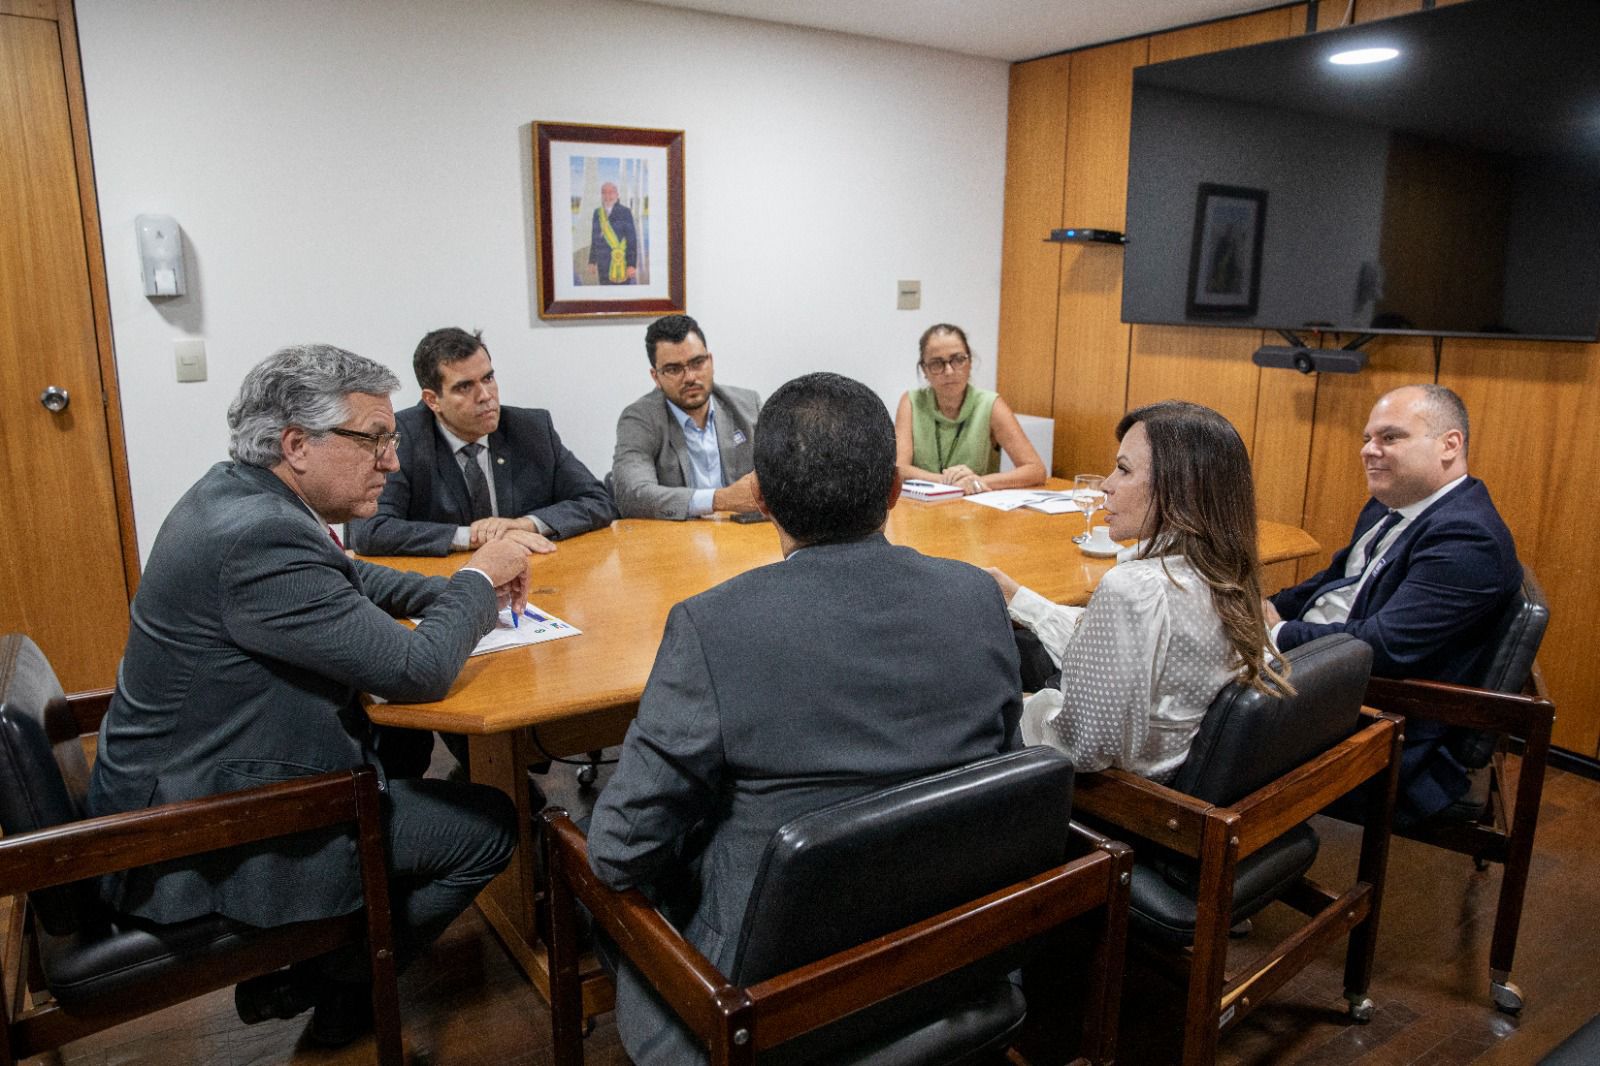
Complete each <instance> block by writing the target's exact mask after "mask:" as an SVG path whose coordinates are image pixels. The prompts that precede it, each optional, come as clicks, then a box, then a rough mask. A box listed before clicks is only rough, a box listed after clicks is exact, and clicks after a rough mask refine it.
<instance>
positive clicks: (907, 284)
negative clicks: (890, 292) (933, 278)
mask: <svg viewBox="0 0 1600 1066" xmlns="http://www.w3.org/2000/svg"><path fill="white" fill-rule="evenodd" d="M896 294H897V296H896V301H895V307H896V308H898V309H899V310H901V311H916V310H918V309H920V308H921V307H922V282H920V281H902V282H900V283H899V287H898V288H897V289H896Z"/></svg>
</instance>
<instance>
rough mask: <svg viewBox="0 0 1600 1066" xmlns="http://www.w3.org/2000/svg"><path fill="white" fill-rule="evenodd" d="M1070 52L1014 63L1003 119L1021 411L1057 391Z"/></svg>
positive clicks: (1007, 361) (1013, 371)
mask: <svg viewBox="0 0 1600 1066" xmlns="http://www.w3.org/2000/svg"><path fill="white" fill-rule="evenodd" d="M1071 65H1072V59H1071V57H1070V56H1065V55H1062V56H1050V57H1048V58H1045V59H1037V60H1034V61H1032V62H1030V63H1017V64H1015V65H1014V66H1012V68H1011V94H1010V104H1009V106H1008V109H1007V120H1006V200H1005V225H1004V231H1003V234H1002V237H1001V255H1000V344H999V352H998V354H997V357H996V358H997V368H996V371H997V378H998V383H999V384H998V387H999V389H1000V395H1002V396H1004V397H1005V398H1006V402H1007V403H1009V404H1010V405H1011V407H1012V409H1013V410H1016V411H1021V412H1023V413H1024V414H1031V415H1043V416H1046V417H1048V416H1049V415H1050V413H1051V408H1052V404H1053V402H1054V394H1055V372H1056V312H1057V293H1058V292H1059V290H1060V284H1061V245H1059V244H1050V243H1048V242H1047V241H1046V239H1045V238H1047V237H1048V236H1049V235H1050V231H1051V230H1052V229H1056V228H1058V227H1060V226H1061V224H1062V221H1061V207H1062V196H1063V191H1064V189H1065V185H1066V164H1067V97H1068V91H1069V85H1068V74H1069V71H1070V70H1071Z"/></svg>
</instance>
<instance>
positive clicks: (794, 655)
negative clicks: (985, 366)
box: [589, 373, 1021, 1066]
mask: <svg viewBox="0 0 1600 1066" xmlns="http://www.w3.org/2000/svg"><path fill="white" fill-rule="evenodd" d="M755 470H756V478H755V481H754V483H753V484H752V486H751V491H752V494H753V496H754V501H755V505H756V506H757V507H758V508H759V509H760V510H761V511H762V512H763V513H764V514H766V515H768V516H769V517H770V518H771V519H772V522H773V524H774V525H775V526H776V528H777V536H778V543H779V547H780V548H781V550H782V552H783V556H784V557H783V560H782V561H781V562H776V563H772V564H770V565H767V566H763V567H760V568H758V569H755V570H751V571H749V572H747V573H744V574H741V575H740V576H738V577H735V578H733V579H731V580H729V581H726V582H723V583H722V584H721V585H718V586H717V587H715V588H713V589H711V590H709V591H707V592H704V593H701V594H700V595H698V596H694V597H691V598H690V599H687V600H685V601H683V602H682V603H679V604H678V605H677V606H675V607H674V608H673V609H672V611H671V613H670V614H669V615H668V618H667V625H666V632H665V634H664V635H663V637H662V640H661V646H660V649H659V650H658V651H657V653H656V661H655V666H654V668H653V669H652V670H651V674H650V679H649V681H648V683H647V684H646V686H645V691H644V694H643V696H642V698H641V700H640V703H639V713H638V716H637V717H636V718H635V719H634V722H633V724H632V725H631V726H629V728H628V733H627V738H626V740H625V741H624V742H623V746H622V753H621V756H620V760H619V762H618V765H617V768H616V772H615V774H614V775H613V776H612V778H611V780H610V782H609V783H608V784H607V786H606V788H605V791H604V792H603V793H602V794H601V796H600V800H599V802H598V804H597V806H596V808H595V813H594V817H593V820H592V821H591V823H590V826H589V856H590V862H591V864H592V866H593V867H594V870H595V872H596V874H598V875H599V877H600V878H601V880H603V881H605V882H606V883H607V884H609V885H611V886H612V887H614V888H619V889H621V888H632V887H638V888H641V889H643V890H644V891H645V892H646V893H648V894H650V895H651V896H652V897H653V898H654V899H655V901H656V902H657V904H658V905H659V906H660V908H661V910H662V913H663V914H664V915H665V916H666V917H667V919H668V920H669V921H671V922H672V923H673V924H674V925H675V926H676V927H677V928H678V929H680V930H682V931H683V933H684V935H685V936H686V937H687V938H688V939H689V940H690V942H691V943H693V944H694V945H695V946H696V947H697V948H698V949H699V950H700V951H701V952H703V953H704V954H705V955H706V957H707V958H708V959H710V960H711V962H712V963H713V964H714V965H716V966H718V967H719V968H721V969H722V970H723V972H728V971H729V970H730V968H731V965H732V962H733V959H734V955H735V952H736V951H737V950H738V946H739V939H740V932H741V928H742V926H743V922H744V917H745V906H746V903H747V901H748V898H749V895H750V890H751V885H752V881H753V878H754V876H755V870H756V866H757V864H758V862H759V860H760V857H761V853H762V849H763V848H764V847H765V846H766V843H767V841H768V839H769V838H770V837H771V836H772V834H773V833H774V831H776V830H777V829H778V828H779V827H780V826H782V825H783V824H784V823H786V822H788V821H789V820H791V819H793V818H795V817H798V816H799V815H801V814H805V813H808V812H810V811H814V810H816V809H818V808H820V807H823V806H826V805H829V804H832V803H837V802H840V801H842V800H846V799H849V798H851V797H854V796H859V795H862V794H865V793H867V792H871V791H874V790H877V789H880V788H883V787H886V786H888V785H891V784H894V783H897V782H900V781H904V780H907V779H909V778H914V777H918V776H921V775H924V774H929V773H933V772H936V771H940V770H945V769H948V768H951V767H954V766H959V765H963V764H966V763H970V762H973V761H975V760H978V759H982V758H985V757H988V756H991V755H996V754H999V753H1000V752H1003V751H1008V750H1011V749H1013V748H1015V747H1017V746H1019V745H1020V740H1019V737H1018V732H1017V721H1018V717H1019V715H1020V713H1021V696H1020V688H1019V679H1018V665H1017V651H1016V642H1015V641H1014V640H1013V639H1012V636H1011V623H1010V621H1009V619H1008V617H1007V615H1006V608H1005V604H1004V602H1003V601H1002V599H1001V596H1000V593H999V589H998V587H997V586H996V585H995V583H994V581H993V580H991V579H989V577H988V575H986V574H985V573H984V572H983V571H981V570H979V569H977V568H976V567H973V566H969V565H967V564H966V563H961V562H955V561H953V560H949V559H935V558H930V557H928V556H924V555H921V554H919V553H918V552H916V551H913V550H912V549H910V548H906V547H897V546H895V545H892V544H890V543H889V542H888V540H886V539H885V537H884V534H883V527H884V522H885V519H886V517H887V514H888V510H889V508H890V507H891V506H893V504H894V502H895V500H896V499H897V498H898V496H899V492H900V485H899V478H898V476H897V474H896V472H895V436H894V423H893V422H892V421H891V420H890V418H889V412H888V410H887V409H886V408H885V407H884V404H883V401H882V400H881V399H880V398H879V397H878V396H877V395H876V394H874V393H873V392H872V391H871V390H870V389H868V388H867V387H866V386H864V385H862V384H860V383H859V382H856V381H852V380H850V379H849V378H844V377H840V376H838V375H836V374H825V373H819V374H808V375H806V376H804V377H801V378H797V379H795V380H794V381H791V382H789V383H788V384H786V385H784V386H783V387H782V388H780V389H779V390H778V391H777V392H776V393H775V394H774V395H773V396H772V398H771V399H770V400H769V401H768V403H767V405H766V407H765V408H764V409H763V410H762V414H761V426H760V429H759V431H758V433H757V436H756V440H755ZM616 1002H617V1028H618V1030H619V1033H620V1035H621V1038H622V1043H623V1046H624V1047H625V1048H626V1050H627V1052H628V1054H629V1056H630V1057H631V1059H632V1061H633V1062H635V1063H639V1064H640V1066H649V1064H655V1063H682V1062H693V1061H696V1060H697V1059H703V1058H704V1054H703V1049H698V1048H696V1047H695V1046H694V1043H693V1038H692V1037H691V1036H690V1035H689V1033H688V1031H687V1030H685V1029H684V1028H683V1027H682V1026H681V1025H680V1024H679V1023H678V1022H677V1020H676V1018H675V1016H673V1015H672V1013H671V1012H670V1011H669V1010H668V1009H667V1008H665V1007H664V1006H663V1005H662V1003H661V1002H660V1000H658V999H657V998H656V997H655V995H654V993H653V992H652V991H651V990H650V989H649V988H648V986H647V984H646V983H645V982H644V981H643V980H642V978H641V977H640V975H639V974H638V973H637V971H635V970H633V969H632V968H631V967H629V966H628V965H626V964H624V965H623V967H622V969H621V971H620V972H619V974H618V980H617V996H616Z"/></svg>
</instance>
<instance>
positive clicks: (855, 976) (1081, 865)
mask: <svg viewBox="0 0 1600 1066" xmlns="http://www.w3.org/2000/svg"><path fill="white" fill-rule="evenodd" d="M1072 777H1073V774H1072V765H1071V763H1070V762H1068V761H1067V760H1066V759H1065V758H1064V757H1062V756H1061V755H1060V754H1059V753H1057V752H1055V751H1052V750H1049V749H1044V748H1033V749H1029V750H1027V751H1021V752H1013V753H1011V754H1008V755H1001V756H997V757H995V758H993V759H987V760H984V761H982V762H979V763H976V764H973V765H971V766H967V767H963V768H961V769H957V770H951V771H949V772H946V773H942V774H937V775H934V776H932V777H926V778H922V779H919V780H916V781H911V782H907V783H905V784H902V785H898V786H895V787H893V788H889V789H885V790H883V791H881V792H876V793H873V794H871V795H868V796H863V797H861V798H858V799H854V800H850V801H847V802H844V803H840V804H836V805H834V806H831V807H827V808H824V809H822V810H819V811H816V812H814V813H812V814H808V815H806V816H804V817H802V818H797V819H795V820H794V821H792V822H790V823H789V824H788V825H785V826H784V827H782V828H781V829H779V830H778V832H777V833H776V834H775V835H774V836H773V838H772V840H771V842H770V843H769V844H768V846H767V849H766V852H765V854H764V856H763V858H762V862H761V866H760V868H759V871H758V874H757V877H756V881H755V884H754V886H753V890H752V894H751V898H750V904H749V909H748V911H747V915H748V918H747V920H746V922H745V925H744V929H743V932H742V935H741V939H740V943H739V947H738V954H737V958H736V962H735V964H734V966H733V968H732V969H733V972H732V973H730V974H727V975H723V974H721V973H718V972H717V971H716V970H715V969H714V968H713V967H712V965H711V964H710V962H708V961H707V960H706V959H705V958H704V956H702V955H701V954H700V953H699V952H697V951H696V950H695V949H694V948H693V947H692V946H690V945H689V944H688V943H687V942H685V941H684V940H683V939H682V937H681V936H679V934H678V932H677V931H676V930H675V929H673V928H672V927H671V926H669V925H668V924H667V923H666V921H665V920H664V919H663V918H662V917H661V916H660V914H659V913H657V912H656V911H655V910H654V908H652V907H651V905H650V904H649V902H648V901H647V900H646V899H645V898H644V896H643V895H642V894H641V893H639V892H620V893H619V892H614V891H612V890H611V889H608V888H606V887H605V886H604V885H602V884H600V883H599V881H598V880H597V879H596V878H595V877H594V875H593V873H592V872H591V871H590V869H589V865H588V857H587V849H586V847H585V844H584V840H583V837H582V835H581V834H580V833H579V832H578V830H577V829H576V827H575V826H573V824H572V823H571V821H570V820H569V819H567V817H566V816H565V813H564V812H560V811H549V812H546V815H545V820H546V826H545V834H544V840H545V841H546V847H547V849H548V852H549V854H548V856H547V862H546V869H547V870H548V871H550V875H549V877H550V879H549V888H548V892H549V899H550V901H551V934H552V936H551V939H552V943H551V1014H552V1037H553V1040H554V1044H555V1056H556V1062H557V1063H560V1064H562V1066H572V1064H577V1063H581V1062H582V1061H583V1048H582V1039H581V1037H580V1035H579V1022H580V1018H579V1014H580V1004H579V991H578V971H577V946H576V942H575V930H574V918H573V915H574V908H573V901H574V898H576V900H577V901H578V902H581V903H583V904H584V905H585V906H586V907H588V908H589V910H590V911H591V913H593V915H594V916H595V920H596V923H597V924H598V926H599V927H600V928H601V929H602V930H604V931H605V932H606V933H607V934H609V935H610V936H611V937H612V939H614V940H615V941H616V942H617V943H618V945H619V947H620V950H621V951H622V952H623V953H624V954H625V955H626V956H627V958H629V959H630V960H631V961H632V962H633V964H634V965H635V966H637V967H638V968H639V970H640V971H641V972H642V973H643V974H644V975H645V976H646V978H647V979H649V980H650V981H651V982H652V984H653V985H654V987H655V988H656V989H657V991H658V992H660V994H661V995H662V997H663V999H664V1000H665V1001H666V1002H667V1003H668V1004H669V1005H670V1006H671V1007H672V1009H673V1010H674V1011H676V1012H677V1014H678V1015H679V1017H680V1018H682V1019H683V1021H684V1024H685V1025H686V1026H688V1027H689V1028H690V1029H691V1030H692V1031H693V1032H694V1033H695V1034H696V1035H697V1036H698V1037H699V1038H700V1040H701V1041H702V1042H703V1043H704V1044H705V1045H706V1046H707V1047H708V1049H709V1056H710V1059H711V1061H712V1062H713V1063H748V1062H753V1061H757V1060H759V1061H761V1062H763V1063H788V1062H826V1063H830V1064H848V1063H855V1062H867V1061H871V1062H873V1063H877V1064H882V1066H887V1064H894V1063H905V1064H908V1066H909V1064H913V1063H917V1064H921V1063H952V1064H953V1063H967V1062H973V1063H977V1062H990V1061H999V1059H1000V1056H1002V1055H1003V1054H1004V1051H1005V1048H1006V1047H1007V1046H1008V1045H1009V1044H1010V1043H1011V1042H1012V1040H1013V1039H1014V1038H1015V1037H1016V1036H1017V1034H1018V1032H1019V1031H1020V1028H1021V1026H1022V1023H1023V1020H1024V1015H1025V1012H1026V1009H1027V1007H1026V1004H1025V1003H1024V1001H1023V998H1022V995H1021V993H1020V992H1019V991H1018V990H1017V988H1016V987H1015V986H1014V985H1012V983H1011V982H1010V981H1009V980H1008V979H1007V976H1006V974H1007V971H1009V970H1010V969H1012V968H1013V967H1015V966H1016V965H1018V963H1019V961H1020V956H1021V954H1025V953H1026V952H1025V950H1024V951H1023V952H1019V953H1007V952H1006V949H1008V948H1011V947H1012V946H1014V945H1021V944H1025V943H1026V942H1027V941H1029V940H1032V939H1034V938H1037V937H1038V936H1040V935H1041V934H1043V933H1045V932H1047V931H1049V930H1051V929H1053V928H1056V927H1058V926H1060V925H1062V924H1063V923H1065V922H1068V921H1069V920H1071V919H1073V918H1075V917H1078V916H1081V915H1086V914H1091V913H1092V914H1094V915H1095V917H1093V918H1091V919H1089V921H1090V923H1091V925H1092V930H1091V932H1090V937H1089V939H1090V941H1091V943H1092V945H1093V946H1092V948H1091V954H1092V961H1091V963H1090V965H1089V966H1088V968H1087V969H1088V971H1089V972H1090V974H1091V977H1090V980H1089V987H1090V991H1089V993H1088V996H1087V999H1088V1003H1087V1007H1086V1017H1085V1025H1084V1029H1085V1035H1084V1042H1083V1046H1082V1053H1083V1054H1084V1055H1085V1056H1086V1057H1087V1058H1088V1059H1089V1060H1090V1061H1094V1062H1103V1061H1110V1060H1111V1058H1112V1056H1113V1054H1114V1050H1115V1036H1116V1008H1117V1002H1118V997H1117V988H1118V985H1119V984H1120V981H1121V972H1122V950H1123V937H1124V933H1125V930H1126V920H1127V915H1126V897H1125V893H1126V891H1127V885H1128V882H1129V879H1130V867H1131V856H1130V854H1129V852H1128V851H1127V849H1126V848H1125V847H1123V846H1122V845H1120V844H1115V843H1112V842H1109V841H1106V840H1104V839H1103V838H1099V837H1096V836H1093V835H1092V834H1088V833H1086V832H1084V831H1083V830H1081V829H1080V828H1078V827H1069V823H1068V816H1069V813H1070V809H1071V803H1072ZM1074 839H1081V840H1085V841H1090V840H1092V845H1091V848H1092V850H1089V852H1088V854H1087V855H1085V856H1083V857H1081V858H1077V859H1071V860H1069V854H1070V853H1071V852H1072V851H1074V850H1079V851H1081V850H1082V849H1083V845H1078V846H1076V847H1075V846H1074V843H1073V842H1074ZM997 952H998V953H1000V954H999V955H997V954H996V953H997ZM1063 961H1066V960H1063ZM1071 962H1072V963H1073V965H1075V966H1079V967H1081V966H1082V960H1076V959H1075V960H1071ZM973 964H979V965H977V966H974V965H973ZM946 975H952V976H950V977H946ZM941 979H943V980H941ZM1054 1006H1055V1005H1052V1004H1043V1005H1041V1008H1042V1009H1053V1008H1054ZM856 1012H859V1013H856ZM846 1016H848V1017H846ZM839 1019H844V1020H843V1021H840V1020H839Z"/></svg>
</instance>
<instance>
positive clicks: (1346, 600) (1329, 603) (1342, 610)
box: [1272, 474, 1467, 646]
mask: <svg viewBox="0 0 1600 1066" xmlns="http://www.w3.org/2000/svg"><path fill="white" fill-rule="evenodd" d="M1465 480H1467V476H1466V475H1465V474H1462V475H1461V476H1460V477H1458V478H1456V479H1455V480H1454V481H1452V482H1450V483H1449V484H1448V485H1445V486H1443V487H1442V488H1440V489H1439V490H1438V491H1437V492H1434V493H1433V494H1432V495H1430V496H1427V497H1424V498H1423V499H1420V500H1418V501H1417V502H1416V503H1408V504H1406V505H1405V506H1404V507H1396V508H1395V510H1396V511H1398V512H1399V513H1400V520H1399V521H1398V522H1396V523H1394V525H1392V526H1390V527H1389V529H1388V531H1387V532H1386V533H1384V535H1383V541H1382V542H1381V543H1379V544H1373V543H1372V538H1373V537H1374V536H1376V535H1377V532H1378V527H1380V526H1381V525H1383V519H1382V518H1380V519H1378V520H1377V521H1376V522H1374V523H1372V528H1371V529H1369V530H1367V531H1366V532H1365V533H1363V534H1361V538H1360V539H1359V540H1357V541H1356V542H1355V544H1354V546H1352V547H1351V549H1350V554H1349V555H1348V556H1347V557H1346V558H1345V561H1344V576H1345V577H1357V576H1359V577H1360V578H1361V580H1360V581H1357V582H1355V583H1353V584H1349V585H1344V586H1342V587H1340V588H1336V589H1330V590H1328V591H1327V592H1324V593H1323V594H1322V595H1321V596H1318V597H1317V598H1316V599H1315V600H1313V601H1312V602H1311V604H1310V605H1309V606H1308V607H1306V609H1305V610H1303V611H1301V612H1300V618H1301V619H1302V620H1303V621H1307V622H1314V623H1316V624H1318V625H1325V624H1328V623H1333V622H1344V621H1347V620H1348V619H1349V618H1350V608H1351V606H1353V605H1354V604H1355V602H1356V597H1357V596H1359V595H1360V594H1361V587H1362V586H1363V585H1365V584H1366V583H1367V578H1368V577H1369V576H1370V575H1371V574H1372V572H1373V570H1374V569H1375V566H1374V564H1376V563H1377V562H1378V560H1380V559H1382V558H1383V556H1384V553H1385V552H1387V551H1388V550H1389V549H1390V548H1391V547H1392V546H1393V545H1394V542H1395V541H1397V540H1399V539H1400V534H1401V532H1402V531H1404V530H1405V528H1406V527H1407V526H1409V525H1410V524H1411V523H1412V522H1413V521H1415V520H1416V517H1417V516H1418V515H1420V514H1421V513H1422V512H1423V511H1426V510H1427V509H1428V508H1430V507H1432V506H1433V505H1434V504H1435V503H1437V502H1438V501H1439V500H1441V499H1443V498H1444V497H1445V496H1446V495H1447V494H1448V493H1449V492H1450V490H1452V489H1454V488H1455V487H1456V486H1458V485H1460V484H1461V483H1462V482H1463V481H1465ZM1282 626H1283V622H1279V623H1278V624H1277V625H1275V626H1273V627H1272V643H1273V645H1274V646H1276V645H1277V643H1278V630H1279V629H1280V628H1282Z"/></svg>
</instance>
